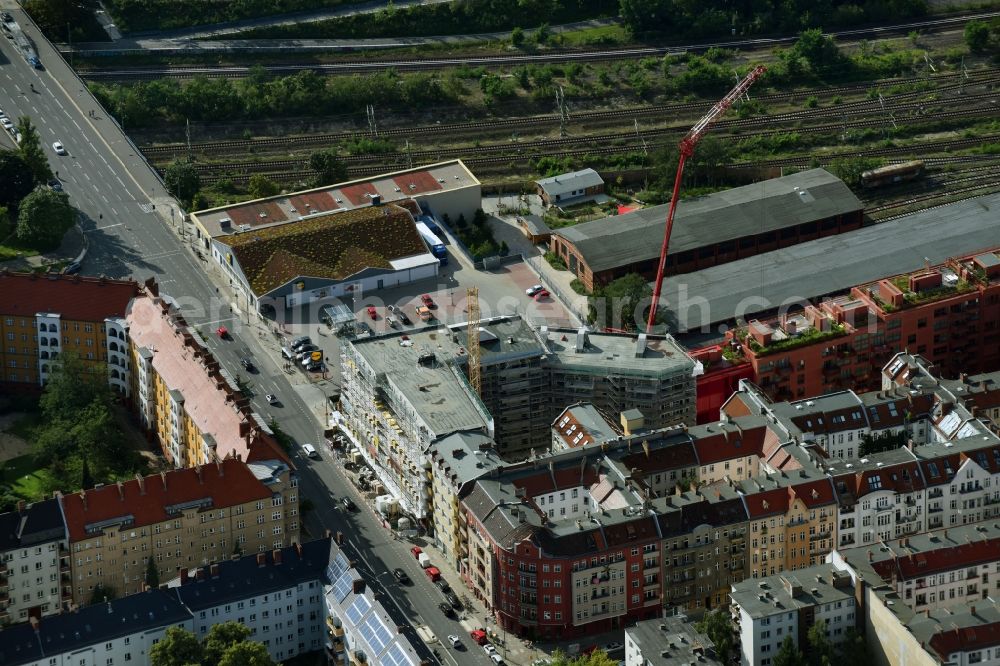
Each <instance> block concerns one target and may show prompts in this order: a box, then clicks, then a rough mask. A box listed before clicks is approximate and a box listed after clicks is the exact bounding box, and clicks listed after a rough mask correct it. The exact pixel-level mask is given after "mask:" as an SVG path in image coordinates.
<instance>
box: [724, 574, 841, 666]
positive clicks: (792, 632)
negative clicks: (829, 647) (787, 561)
mask: <svg viewBox="0 0 1000 666" xmlns="http://www.w3.org/2000/svg"><path fill="white" fill-rule="evenodd" d="M730 598H731V599H732V601H733V619H734V620H735V621H736V622H737V624H738V625H739V636H740V651H741V654H740V663H741V664H742V666H770V664H771V663H772V662H773V660H774V657H775V655H777V653H778V651H779V650H780V649H781V644H782V642H784V640H785V638H787V637H788V636H791V637H792V640H793V641H794V642H795V644H796V645H797V646H798V647H799V649H801V650H803V651H806V648H807V646H806V645H801V644H800V642H799V636H800V635H802V636H804V635H805V631H804V628H805V627H811V626H812V625H813V624H815V623H817V622H820V621H823V622H825V623H826V631H827V637H828V638H829V639H830V642H831V643H833V644H834V645H836V644H838V643H840V642H841V641H843V640H844V638H845V637H846V635H847V630H848V629H851V628H853V627H854V626H855V622H856V618H855V603H854V586H853V583H852V582H851V577H850V576H849V575H847V574H846V573H845V572H843V571H839V570H838V569H836V568H835V567H833V566H831V565H829V564H821V565H816V566H812V567H808V568H805V569H800V570H798V571H794V572H785V573H783V574H778V575H776V576H768V577H766V578H758V579H748V580H745V581H743V582H741V583H737V584H735V585H733V587H732V592H731V593H730ZM800 627H802V628H803V631H801V632H800Z"/></svg>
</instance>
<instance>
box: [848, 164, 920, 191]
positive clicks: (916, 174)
mask: <svg viewBox="0 0 1000 666" xmlns="http://www.w3.org/2000/svg"><path fill="white" fill-rule="evenodd" d="M922 175H924V163H923V162H922V161H921V160H912V161H910V162H903V163H902V164H890V165H889V166H884V167H879V168H878V169H872V170H871V171H865V172H864V173H863V174H861V185H862V187H868V188H871V187H882V186H883V185H894V184H896V183H902V182H905V181H908V180H915V179H917V178H920V177H921V176H922Z"/></svg>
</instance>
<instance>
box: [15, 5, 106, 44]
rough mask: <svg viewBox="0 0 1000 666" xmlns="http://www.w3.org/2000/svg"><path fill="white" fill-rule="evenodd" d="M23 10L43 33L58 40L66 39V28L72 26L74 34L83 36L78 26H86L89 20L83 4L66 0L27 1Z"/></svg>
mask: <svg viewBox="0 0 1000 666" xmlns="http://www.w3.org/2000/svg"><path fill="white" fill-rule="evenodd" d="M24 10H25V11H26V12H28V13H29V14H31V18H33V19H34V20H35V23H37V24H38V25H39V27H40V28H41V29H42V30H43V31H44V32H45V33H47V34H49V35H53V36H55V37H56V38H58V39H60V40H65V39H66V38H67V35H66V30H67V29H68V26H73V32H74V34H77V35H83V34H84V33H83V30H82V29H81V27H80V26H84V25H86V24H87V20H88V18H89V17H88V16H87V8H86V7H85V6H84V5H83V3H79V2H67V1H66V0H27V2H25V3H24ZM90 20H93V19H90ZM74 39H75V38H74Z"/></svg>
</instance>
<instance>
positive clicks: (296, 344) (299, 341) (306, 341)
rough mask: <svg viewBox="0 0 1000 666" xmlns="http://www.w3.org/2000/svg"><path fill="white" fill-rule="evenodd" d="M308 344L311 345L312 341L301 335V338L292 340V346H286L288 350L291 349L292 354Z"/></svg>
mask: <svg viewBox="0 0 1000 666" xmlns="http://www.w3.org/2000/svg"><path fill="white" fill-rule="evenodd" d="M308 344H312V340H311V339H310V338H309V336H308V335H303V336H301V337H298V338H295V339H294V340H292V344H290V345H288V348H289V349H291V350H292V351H293V352H294V351H298V350H299V347H302V346H304V345H308Z"/></svg>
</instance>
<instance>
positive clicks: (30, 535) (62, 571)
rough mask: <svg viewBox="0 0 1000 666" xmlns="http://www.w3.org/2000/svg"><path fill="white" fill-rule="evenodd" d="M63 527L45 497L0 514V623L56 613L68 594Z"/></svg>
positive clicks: (51, 501)
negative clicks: (40, 500) (42, 499)
mask: <svg viewBox="0 0 1000 666" xmlns="http://www.w3.org/2000/svg"><path fill="white" fill-rule="evenodd" d="M67 538H68V535H67V532H66V525H65V523H64V522H63V517H62V511H61V510H60V508H59V502H58V500H55V499H48V500H44V501H42V502H36V503H34V504H28V505H26V504H25V503H24V502H18V505H17V508H16V509H15V510H14V511H10V512H8V513H4V514H0V622H25V621H27V619H28V616H29V615H31V616H34V617H42V616H45V615H51V614H53V613H59V612H60V611H61V610H62V609H63V603H64V602H66V601H68V600H69V599H70V598H71V596H72V587H71V586H70V587H67V586H68V585H69V583H70V581H69V580H68V577H69V560H68V557H69V550H68V546H67Z"/></svg>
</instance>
